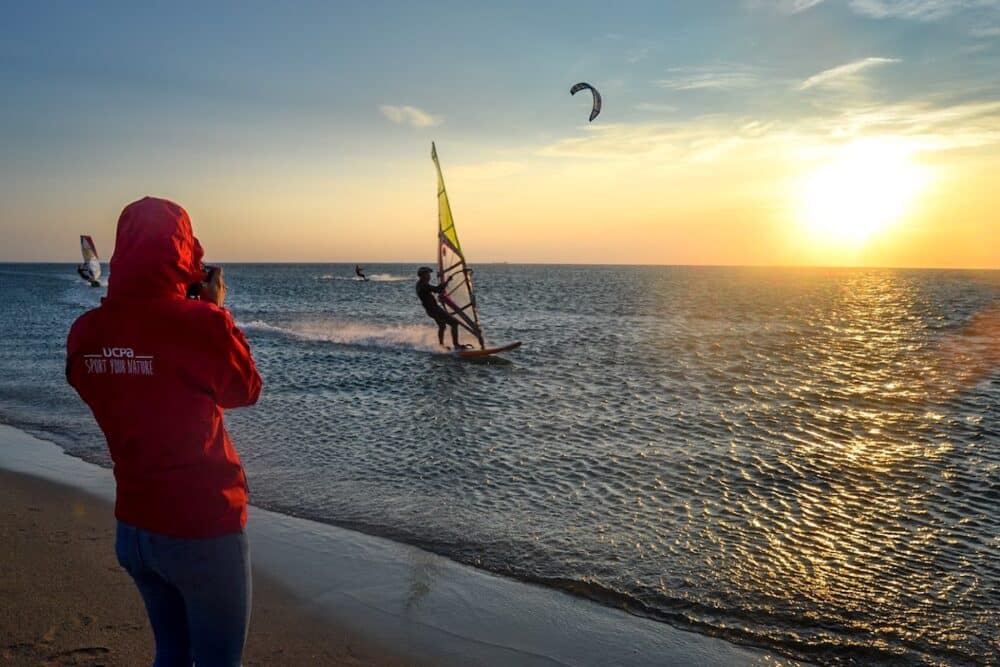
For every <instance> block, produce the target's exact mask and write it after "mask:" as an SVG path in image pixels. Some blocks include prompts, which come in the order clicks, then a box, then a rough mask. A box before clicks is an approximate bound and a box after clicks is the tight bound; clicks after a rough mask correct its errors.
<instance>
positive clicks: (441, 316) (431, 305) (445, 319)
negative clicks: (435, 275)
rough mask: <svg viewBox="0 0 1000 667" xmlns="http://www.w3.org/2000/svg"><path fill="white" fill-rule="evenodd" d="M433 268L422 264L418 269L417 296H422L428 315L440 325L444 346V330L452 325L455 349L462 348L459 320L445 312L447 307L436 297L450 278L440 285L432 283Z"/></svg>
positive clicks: (440, 335) (441, 340)
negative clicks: (459, 340)
mask: <svg viewBox="0 0 1000 667" xmlns="http://www.w3.org/2000/svg"><path fill="white" fill-rule="evenodd" d="M431 272H432V270H431V268H430V267H429V266H421V267H420V268H419V269H417V276H418V279H417V296H418V297H420V303H422V304H424V310H425V311H427V315H428V316H430V318H431V319H433V320H434V321H435V322H437V325H438V342H440V343H441V345H442V346H444V330H445V327H451V342H452V346H453V349H455V350H461V349H462V348H463V347H465V346H464V345H462V344H461V343H459V342H458V320H456V319H455V318H454V317H452V316H451V315H449V314H448V313H447V312H445V309H444V308H442V307H441V306H440V304H438V302H437V299H436V298H434V295H435V294H441V293H442V292H444V288H445V286H446V285H447V284H448V279H445V281H444V282H443V283H441V284H439V285H432V284H431Z"/></svg>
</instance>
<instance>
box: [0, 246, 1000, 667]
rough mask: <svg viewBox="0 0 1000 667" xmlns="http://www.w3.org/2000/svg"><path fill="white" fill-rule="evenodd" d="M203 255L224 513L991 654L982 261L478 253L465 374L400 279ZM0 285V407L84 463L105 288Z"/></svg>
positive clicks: (613, 591)
mask: <svg viewBox="0 0 1000 667" xmlns="http://www.w3.org/2000/svg"><path fill="white" fill-rule="evenodd" d="M224 268H225V276H226V279H227V282H228V284H229V288H230V290H229V296H228V301H227V304H226V305H227V306H228V307H229V308H230V309H231V311H232V313H233V316H234V317H235V319H236V321H237V322H238V324H239V325H240V327H241V328H242V329H243V331H244V332H245V333H246V335H247V337H248V338H249V340H250V343H251V346H252V348H253V353H254V356H255V357H256V360H257V364H258V367H259V369H260V372H261V375H262V376H263V378H264V391H263V394H262V396H261V399H260V402H259V403H258V404H257V405H256V406H254V407H251V408H245V409H239V410H232V411H229V412H227V415H226V421H227V426H228V428H229V431H230V433H231V435H232V437H233V440H234V442H235V443H236V447H237V449H238V450H239V452H240V454H241V456H242V458H243V461H244V463H245V466H246V469H247V472H248V475H249V480H250V490H251V499H252V502H253V503H254V504H256V505H258V506H261V507H264V508H267V509H270V510H274V511H277V512H282V513H286V514H290V515H294V516H297V517H305V518H308V519H312V520H315V521H320V522H325V523H330V524H336V525H339V526H344V527H347V528H350V529H355V530H358V531H363V532H366V533H373V534H377V535H380V536H384V537H388V538H390V539H393V540H398V541H400V542H405V543H409V544H413V545H417V546H419V547H422V548H423V549H426V550H429V551H432V552H436V553H438V554H442V555H444V556H446V557H449V558H451V559H454V560H455V561H459V562H461V563H466V564H468V565H470V566H473V567H476V568H482V569H484V570H489V571H491V572H494V573H499V574H501V575H504V576H508V577H513V578H517V579H520V580H525V581H529V582H534V583H537V584H539V585H542V586H547V587H552V588H554V589H559V590H562V591H565V592H568V593H570V594H573V595H578V596H583V597H586V598H590V599H592V600H596V601H597V602H599V603H602V604H605V605H609V606H612V607H616V608H621V609H624V610H626V611H628V612H630V613H632V614H635V615H639V616H643V617H647V618H651V619H655V620H657V621H660V622H662V623H667V624H670V625H672V626H676V627H680V628H684V629H687V630H692V631H694V632H698V633H702V634H705V635H711V636H715V637H721V638H725V639H727V640H729V641H731V642H734V643H737V644H741V645H746V646H753V647H762V648H764V649H767V650H769V651H772V652H775V653H778V654H781V655H784V656H788V657H791V658H796V659H800V660H805V661H810V662H816V663H820V664H844V665H868V664H876V663H877V664H888V665H895V664H898V665H984V664H985V665H989V664H994V665H995V664H1000V657H998V656H1000V639H998V638H1000V271H939V270H889V269H822V268H816V269H798V268H724V267H672V266H569V265H551V266H547V265H514V264H494V265H481V266H477V267H475V273H474V280H475V284H476V287H477V296H478V302H479V311H480V317H481V320H482V323H483V329H484V331H485V333H486V338H487V342H488V343H491V344H506V343H510V342H514V341H522V342H523V346H522V347H521V348H520V349H518V350H516V351H514V352H510V353H508V354H506V355H504V356H503V357H501V358H495V359H492V360H488V361H487V362H485V363H470V362H465V361H459V360H457V359H455V358H453V357H452V356H450V355H449V354H448V353H447V352H445V351H443V350H442V349H441V348H440V346H439V345H438V342H437V329H436V326H435V325H434V323H433V321H431V320H430V319H429V318H427V317H426V315H424V313H423V311H422V309H421V306H420V303H419V302H418V300H417V297H416V294H415V291H414V283H415V279H416V276H415V270H416V268H417V265H409V264H405V265H404V264H392V265H389V264H386V265H366V269H367V272H368V275H369V276H370V278H371V280H369V281H367V282H363V281H360V280H356V279H354V277H353V264H352V265H350V266H348V265H336V264H232V265H225V267H224ZM105 270H106V269H105ZM0 285H2V286H0V351H2V353H0V420H2V421H3V422H5V423H8V424H11V425H13V426H17V427H20V428H23V429H25V430H27V431H29V432H32V433H35V434H38V435H41V436H43V437H45V438H47V439H50V440H53V441H54V442H56V443H57V444H59V445H60V446H62V447H63V448H64V449H65V450H66V451H67V452H69V453H70V454H72V455H74V456H78V457H81V458H83V459H86V460H88V461H92V462H95V463H98V464H100V465H104V466H108V465H110V461H109V458H108V455H107V453H106V448H105V443H104V440H103V437H102V435H101V433H100V431H99V430H98V428H97V426H96V424H95V423H94V421H93V419H92V417H91V415H90V413H89V411H88V410H87V408H86V406H85V405H84V404H83V403H82V402H81V401H80V400H79V399H78V397H77V396H76V394H75V393H74V392H73V390H72V389H71V388H70V387H69V386H67V384H66V382H65V379H64V372H63V371H64V353H65V338H66V334H67V331H68V329H69V326H70V324H71V322H72V321H73V320H74V318H76V317H77V316H78V315H80V314H81V313H83V312H84V311H86V310H87V309H89V308H93V307H96V306H97V305H98V303H99V301H100V299H101V297H102V296H103V294H104V292H105V290H104V289H100V288H91V287H89V286H88V285H87V284H85V283H83V282H82V281H80V280H79V279H78V278H77V277H76V274H75V271H74V266H73V265H71V264H6V265H0ZM137 316H141V315H140V314H137ZM651 661H652V663H653V664H655V658H654V657H651Z"/></svg>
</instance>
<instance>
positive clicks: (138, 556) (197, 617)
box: [115, 521, 250, 667]
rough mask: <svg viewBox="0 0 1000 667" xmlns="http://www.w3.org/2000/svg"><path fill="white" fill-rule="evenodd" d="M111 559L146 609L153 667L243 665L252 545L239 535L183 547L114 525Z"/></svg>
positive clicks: (195, 541)
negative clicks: (128, 577)
mask: <svg viewBox="0 0 1000 667" xmlns="http://www.w3.org/2000/svg"><path fill="white" fill-rule="evenodd" d="M115 553H116V555H117V556H118V562H119V563H121V566H122V567H123V568H125V570H126V571H127V572H128V573H129V574H130V575H132V579H134V580H135V585H136V586H137V587H138V588H139V593H140V594H141V595H142V599H143V602H145V603H146V611H147V613H148V614H149V623H150V625H151V626H152V627H153V636H154V637H155V639H156V661H155V662H154V663H153V664H154V667H174V666H175V665H184V666H185V667H190V666H191V664H192V663H194V664H196V665H198V667H215V666H216V665H219V666H220V667H221V666H225V667H230V666H234V667H235V666H238V665H239V664H240V660H241V657H242V655H243V644H244V643H245V642H246V638H247V629H248V627H249V625H250V544H249V542H248V541H247V538H246V535H245V534H244V533H243V532H242V531H241V532H239V533H232V534H230V535H223V536H221V537H210V538H205V539H180V538H176V537H167V536H165V535H160V534H159V533H152V532H150V531H148V530H143V529H141V528H136V527H135V526H130V525H129V524H127V523H123V522H121V521H119V522H118V531H117V534H116V536H115Z"/></svg>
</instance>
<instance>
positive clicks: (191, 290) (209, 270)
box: [187, 264, 219, 299]
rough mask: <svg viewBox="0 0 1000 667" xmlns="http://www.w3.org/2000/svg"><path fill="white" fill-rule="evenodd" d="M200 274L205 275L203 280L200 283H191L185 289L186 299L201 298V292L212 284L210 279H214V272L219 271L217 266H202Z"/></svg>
mask: <svg viewBox="0 0 1000 667" xmlns="http://www.w3.org/2000/svg"><path fill="white" fill-rule="evenodd" d="M201 270H202V272H204V274H205V279H204V280H202V281H201V282H197V283H191V284H190V285H188V288H187V298H189V299H198V298H201V290H202V289H204V288H205V287H207V286H208V284H209V283H210V282H212V278H214V277H215V272H216V271H218V270H219V267H217V266H206V265H204V264H202V266H201Z"/></svg>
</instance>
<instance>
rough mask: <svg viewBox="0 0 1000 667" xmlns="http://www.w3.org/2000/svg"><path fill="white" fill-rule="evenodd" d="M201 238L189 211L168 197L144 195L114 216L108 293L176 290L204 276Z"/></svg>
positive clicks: (149, 293) (142, 294)
mask: <svg viewBox="0 0 1000 667" xmlns="http://www.w3.org/2000/svg"><path fill="white" fill-rule="evenodd" d="M203 255H204V252H203V251H202V248H201V243H199V242H198V239H196V238H195V236H194V233H193V232H192V230H191V219H190V218H189V217H188V214H187V211H185V210H184V209H183V208H181V207H180V206H179V205H177V204H175V203H174V202H172V201H168V200H166V199H158V198H156V197H143V198H142V199H140V200H139V201H136V202H132V203H131V204H129V205H128V206H126V207H125V210H123V211H122V214H121V216H120V217H119V218H118V231H117V233H116V235H115V252H114V255H112V257H111V275H110V276H109V277H108V298H116V297H126V298H128V297H132V298H150V297H163V296H180V297H182V298H183V296H184V295H185V293H186V291H187V286H188V285H190V284H191V283H194V282H198V281H201V280H204V277H205V274H204V271H203V270H202V264H201V258H202V256H203Z"/></svg>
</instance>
